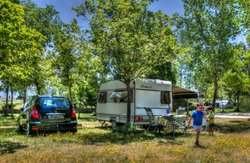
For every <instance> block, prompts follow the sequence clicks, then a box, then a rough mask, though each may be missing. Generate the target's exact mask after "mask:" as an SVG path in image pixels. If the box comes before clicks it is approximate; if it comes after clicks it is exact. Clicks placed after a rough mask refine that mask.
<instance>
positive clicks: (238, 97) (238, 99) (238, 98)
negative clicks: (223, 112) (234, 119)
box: [236, 94, 240, 111]
mask: <svg viewBox="0 0 250 163" xmlns="http://www.w3.org/2000/svg"><path fill="white" fill-rule="evenodd" d="M236 111H240V94H237V109H236Z"/></svg>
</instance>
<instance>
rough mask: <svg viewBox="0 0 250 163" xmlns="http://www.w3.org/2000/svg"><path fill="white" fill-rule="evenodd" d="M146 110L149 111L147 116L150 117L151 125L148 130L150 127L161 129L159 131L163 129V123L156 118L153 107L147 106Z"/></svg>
mask: <svg viewBox="0 0 250 163" xmlns="http://www.w3.org/2000/svg"><path fill="white" fill-rule="evenodd" d="M145 111H146V113H147V116H148V119H149V126H148V128H147V131H148V130H149V129H150V128H153V131H154V132H155V131H156V130H158V131H159V133H160V132H161V129H162V127H163V126H162V125H161V123H160V122H159V121H157V120H156V119H155V116H154V114H153V112H152V109H151V108H146V107H145Z"/></svg>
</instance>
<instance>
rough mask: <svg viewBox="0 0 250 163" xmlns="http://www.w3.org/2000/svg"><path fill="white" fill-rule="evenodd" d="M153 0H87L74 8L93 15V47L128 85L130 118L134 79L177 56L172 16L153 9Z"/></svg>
mask: <svg viewBox="0 0 250 163" xmlns="http://www.w3.org/2000/svg"><path fill="white" fill-rule="evenodd" d="M152 2H153V0H144V1H142V0H139V1H138V0H129V1H126V0H117V1H113V0H107V1H101V0H97V1H96V0H86V1H85V2H84V4H82V5H80V6H78V7H77V8H75V9H74V10H75V11H76V12H77V13H78V15H84V16H85V17H87V16H89V17H90V20H89V24H90V28H91V31H90V35H91V38H90V42H91V45H90V47H91V48H92V50H93V53H94V54H95V55H96V57H97V58H98V59H99V61H100V62H101V63H102V65H103V66H104V67H105V68H106V69H107V70H108V72H110V73H111V74H112V76H113V78H114V79H118V80H121V81H123V82H124V83H125V84H126V86H127V91H128V104H127V115H128V117H127V122H128V123H129V122H130V113H131V109H130V102H131V91H130V82H131V81H132V80H133V79H135V78H138V77H144V76H145V75H146V74H147V73H148V72H149V70H151V68H152V67H153V66H154V65H155V64H156V63H162V62H166V60H170V59H171V58H173V57H174V54H175V50H176V39H175V36H174V34H173V32H172V30H171V19H170V18H169V17H168V16H167V15H166V14H163V13H162V12H160V11H159V12H151V11H149V10H148V6H149V5H150V4H151V3H152Z"/></svg>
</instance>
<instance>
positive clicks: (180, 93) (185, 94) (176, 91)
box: [172, 85, 198, 115]
mask: <svg viewBox="0 0 250 163" xmlns="http://www.w3.org/2000/svg"><path fill="white" fill-rule="evenodd" d="M172 89H173V100H174V101H178V100H179V99H180V100H181V99H183V100H185V101H186V106H182V107H181V106H179V107H177V108H176V112H177V114H182V112H183V111H185V110H186V111H187V114H188V115H189V107H188V99H197V98H198V94H197V92H194V91H191V90H188V89H185V88H181V87H178V86H176V85H173V88H172Z"/></svg>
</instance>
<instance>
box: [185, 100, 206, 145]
mask: <svg viewBox="0 0 250 163" xmlns="http://www.w3.org/2000/svg"><path fill="white" fill-rule="evenodd" d="M203 110H204V109H203V106H202V105H201V104H197V106H196V110H195V111H194V112H193V113H192V115H191V117H190V118H189V121H188V123H187V127H189V126H190V122H191V120H192V119H193V128H194V130H195V131H196V135H195V146H196V147H201V145H200V143H199V137H200V133H201V131H202V119H203V117H204V116H205V112H204V111H203Z"/></svg>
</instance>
